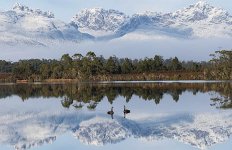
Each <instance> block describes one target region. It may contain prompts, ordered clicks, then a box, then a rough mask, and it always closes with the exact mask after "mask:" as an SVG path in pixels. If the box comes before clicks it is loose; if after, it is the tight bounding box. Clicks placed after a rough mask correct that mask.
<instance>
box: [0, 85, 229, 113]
mask: <svg viewBox="0 0 232 150" xmlns="http://www.w3.org/2000/svg"><path fill="white" fill-rule="evenodd" d="M231 89H232V82H216V83H124V84H97V83H95V84H94V83H92V84H90V83H86V84H29V85H28V84H14V85H0V99H1V98H6V97H9V96H12V95H18V96H19V97H21V99H22V100H23V101H25V100H27V99H29V98H38V97H43V98H49V97H56V98H61V99H62V101H61V104H62V106H63V107H66V108H69V107H70V106H72V107H75V108H78V109H79V108H82V107H83V106H84V104H87V105H86V107H87V108H88V109H89V110H94V109H95V108H96V107H97V104H98V103H99V102H100V101H101V100H102V99H103V98H104V97H107V99H108V101H109V103H111V104H113V102H114V100H115V99H116V98H117V97H118V96H123V97H124V98H125V101H126V102H129V101H130V100H131V98H132V96H133V95H135V96H139V97H140V98H141V99H143V100H145V101H154V103H155V104H159V103H160V102H161V100H162V99H163V96H164V95H165V94H166V95H170V96H171V97H172V99H173V100H174V101H176V102H178V100H179V97H180V95H181V94H182V93H183V92H186V91H187V92H191V93H192V94H193V95H196V94H197V93H207V92H211V100H212V106H217V108H232V91H231Z"/></svg>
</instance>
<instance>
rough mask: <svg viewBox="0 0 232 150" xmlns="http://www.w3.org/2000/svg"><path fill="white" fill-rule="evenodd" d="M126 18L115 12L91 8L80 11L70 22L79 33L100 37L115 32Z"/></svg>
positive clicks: (122, 14)
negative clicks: (76, 27)
mask: <svg viewBox="0 0 232 150" xmlns="http://www.w3.org/2000/svg"><path fill="white" fill-rule="evenodd" d="M128 18H129V17H128V16H127V15H125V14H124V13H122V12H119V11H117V10H113V9H109V10H105V9H102V8H92V9H83V10H81V11H80V12H79V13H77V14H76V15H75V16H74V17H73V19H72V21H73V22H74V23H75V24H76V25H77V26H78V27H79V29H80V31H83V32H87V33H89V34H94V35H95V36H100V35H102V34H110V33H112V32H114V31H116V30H117V29H118V28H119V27H121V26H122V25H123V24H124V23H125V22H126V21H127V20H128Z"/></svg>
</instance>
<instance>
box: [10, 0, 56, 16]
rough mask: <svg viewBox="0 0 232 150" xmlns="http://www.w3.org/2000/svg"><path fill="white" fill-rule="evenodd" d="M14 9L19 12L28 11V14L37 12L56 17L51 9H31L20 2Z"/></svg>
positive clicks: (37, 13)
mask: <svg viewBox="0 0 232 150" xmlns="http://www.w3.org/2000/svg"><path fill="white" fill-rule="evenodd" d="M13 10H14V11H15V12H17V13H27V14H36V15H42V16H44V17H48V18H54V14H53V13H52V12H50V11H45V12H43V11H41V10H40V9H35V10H33V9H30V8H29V7H27V6H25V5H22V4H20V3H15V4H14V6H13Z"/></svg>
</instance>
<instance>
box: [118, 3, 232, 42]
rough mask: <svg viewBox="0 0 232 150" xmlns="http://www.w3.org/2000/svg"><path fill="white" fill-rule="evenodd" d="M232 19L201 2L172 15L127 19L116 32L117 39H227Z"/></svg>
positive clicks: (150, 14) (157, 14)
mask: <svg viewBox="0 0 232 150" xmlns="http://www.w3.org/2000/svg"><path fill="white" fill-rule="evenodd" d="M231 24H232V16H231V15H230V14H229V13H228V12H227V11H225V10H223V9H222V8H216V7H213V6H211V5H209V4H208V3H206V2H204V1H199V2H198V3H196V4H195V5H190V6H189V7H187V8H184V9H180V10H178V11H176V12H173V13H153V12H145V13H143V14H136V15H133V16H132V17H131V18H130V21H128V23H126V24H124V25H123V26H122V27H121V28H120V29H119V30H118V31H117V34H118V36H123V35H126V34H128V33H130V32H137V31H142V32H140V33H145V34H146V32H147V33H151V32H153V33H154V34H155V35H157V34H158V35H168V36H172V37H184V38H207V37H225V36H228V37H231V36H232V26H231Z"/></svg>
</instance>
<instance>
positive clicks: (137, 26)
mask: <svg viewBox="0 0 232 150" xmlns="http://www.w3.org/2000/svg"><path fill="white" fill-rule="evenodd" d="M231 25H232V16H231V15H230V14H229V13H228V12H227V11H225V10H224V9H222V8H217V7H213V6H211V5H209V4H208V3H206V2H204V1H199V2H197V3H196V4H194V5H190V6H189V7H186V8H183V9H180V10H177V11H175V12H172V13H158V12H145V13H141V14H134V15H132V16H131V17H129V16H127V15H126V14H124V13H122V12H119V11H117V10H112V9H109V10H105V9H102V8H92V9H84V10H81V11H80V12H79V13H77V14H76V15H75V16H74V17H73V18H72V20H71V22H70V23H65V22H63V21H61V20H58V19H55V15H54V14H53V13H51V12H49V11H48V12H43V11H41V10H39V9H35V10H33V9H30V8H29V7H27V6H23V5H20V4H16V5H15V6H14V7H13V9H12V10H10V11H4V12H0V33H1V36H0V43H1V44H7V45H15V44H21V43H23V44H26V45H39V46H41V45H42V46H46V45H51V44H52V43H60V41H64V42H67V41H68V42H74V43H76V42H79V41H83V40H96V39H97V40H101V39H104V40H111V39H115V38H121V37H122V39H123V38H129V39H134V38H135V39H143V38H145V39H166V38H185V39H192V38H211V37H223V38H224V37H232V26H231ZM61 43H62V42H61Z"/></svg>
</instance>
